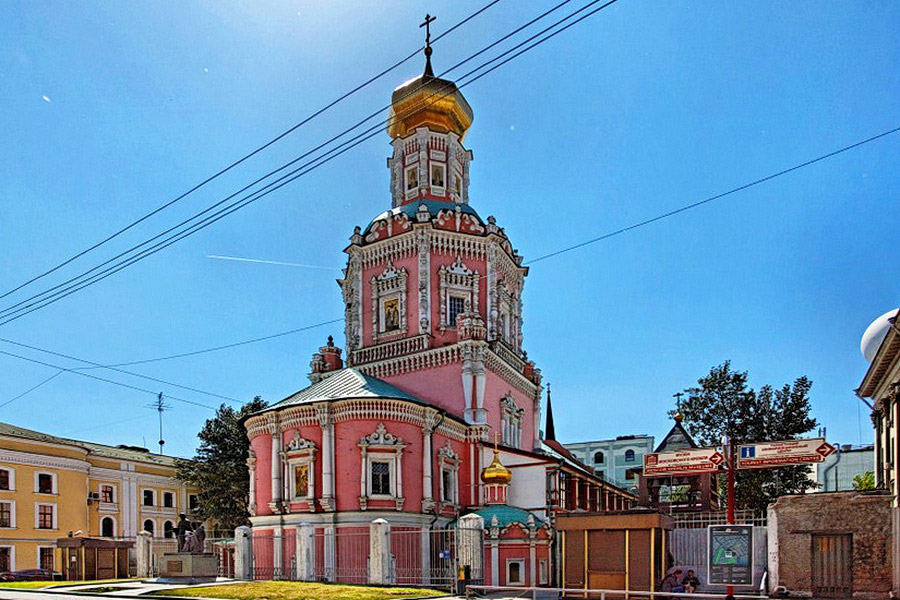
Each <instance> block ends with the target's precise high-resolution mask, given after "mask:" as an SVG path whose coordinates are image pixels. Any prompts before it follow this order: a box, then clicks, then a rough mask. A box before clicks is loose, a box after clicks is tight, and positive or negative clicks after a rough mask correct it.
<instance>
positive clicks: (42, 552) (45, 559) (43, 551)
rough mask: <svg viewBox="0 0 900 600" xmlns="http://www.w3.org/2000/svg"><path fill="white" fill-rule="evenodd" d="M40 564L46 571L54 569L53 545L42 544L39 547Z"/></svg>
mask: <svg viewBox="0 0 900 600" xmlns="http://www.w3.org/2000/svg"><path fill="white" fill-rule="evenodd" d="M38 565H39V567H40V568H41V569H44V570H45V571H52V570H53V546H41V547H40V548H38Z"/></svg>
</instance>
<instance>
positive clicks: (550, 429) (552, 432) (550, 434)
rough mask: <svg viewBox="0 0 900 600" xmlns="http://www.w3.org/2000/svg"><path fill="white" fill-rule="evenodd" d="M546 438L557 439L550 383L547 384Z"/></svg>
mask: <svg viewBox="0 0 900 600" xmlns="http://www.w3.org/2000/svg"><path fill="white" fill-rule="evenodd" d="M544 439H545V440H548V441H553V442H555V441H556V427H555V426H554V424H553V404H552V403H551V402H550V384H549V383H548V384H547V430H546V431H545V432H544Z"/></svg>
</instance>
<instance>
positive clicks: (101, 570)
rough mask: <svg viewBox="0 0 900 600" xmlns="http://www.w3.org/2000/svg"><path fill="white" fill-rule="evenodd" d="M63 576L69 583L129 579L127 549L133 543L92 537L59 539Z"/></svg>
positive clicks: (131, 546)
mask: <svg viewBox="0 0 900 600" xmlns="http://www.w3.org/2000/svg"><path fill="white" fill-rule="evenodd" d="M56 546H57V547H58V548H59V552H60V565H61V569H60V570H61V571H62V573H63V577H65V578H66V579H67V580H69V581H76V580H82V579H83V580H94V579H122V578H126V577H128V549H129V548H133V547H134V542H125V541H118V540H110V539H105V538H91V537H64V538H59V539H57V540H56Z"/></svg>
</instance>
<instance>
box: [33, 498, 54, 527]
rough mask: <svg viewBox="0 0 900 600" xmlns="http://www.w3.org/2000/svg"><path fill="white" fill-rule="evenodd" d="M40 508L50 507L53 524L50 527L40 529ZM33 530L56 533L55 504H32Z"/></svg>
mask: <svg viewBox="0 0 900 600" xmlns="http://www.w3.org/2000/svg"><path fill="white" fill-rule="evenodd" d="M42 506H50V507H52V508H53V522H52V523H51V525H53V526H52V527H41V526H40V525H41V507H42ZM34 528H35V530H37V531H57V530H59V519H58V515H57V512H56V503H55V502H35V503H34Z"/></svg>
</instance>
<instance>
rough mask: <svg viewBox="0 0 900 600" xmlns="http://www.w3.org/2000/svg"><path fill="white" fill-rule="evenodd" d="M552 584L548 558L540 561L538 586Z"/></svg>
mask: <svg viewBox="0 0 900 600" xmlns="http://www.w3.org/2000/svg"><path fill="white" fill-rule="evenodd" d="M548 583H550V565H549V563H548V562H547V559H546V558H542V559H540V560H539V561H538V584H540V585H547V584H548Z"/></svg>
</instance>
